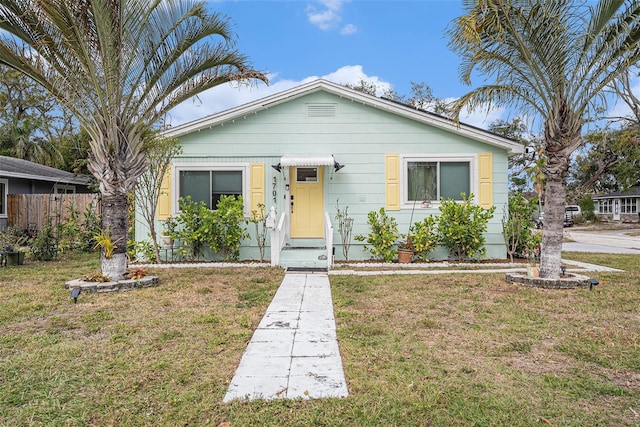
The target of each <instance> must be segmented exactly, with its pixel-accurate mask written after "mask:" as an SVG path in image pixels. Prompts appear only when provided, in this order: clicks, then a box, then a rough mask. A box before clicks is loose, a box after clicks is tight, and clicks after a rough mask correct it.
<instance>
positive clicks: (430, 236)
mask: <svg viewBox="0 0 640 427" xmlns="http://www.w3.org/2000/svg"><path fill="white" fill-rule="evenodd" d="M408 239H409V240H410V241H411V244H412V245H413V249H414V250H415V251H416V252H415V256H416V257H417V258H418V259H420V260H423V261H427V260H428V256H429V254H430V253H431V252H433V251H434V250H435V249H436V248H437V247H438V244H439V243H440V236H439V235H438V219H437V218H436V217H434V216H432V215H430V216H428V217H426V218H425V219H423V220H422V221H417V222H415V223H413V224H412V225H411V227H410V228H409V238H408Z"/></svg>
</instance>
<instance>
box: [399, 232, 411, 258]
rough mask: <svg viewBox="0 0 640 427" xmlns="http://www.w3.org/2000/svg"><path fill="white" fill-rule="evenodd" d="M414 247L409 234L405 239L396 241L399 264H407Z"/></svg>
mask: <svg viewBox="0 0 640 427" xmlns="http://www.w3.org/2000/svg"><path fill="white" fill-rule="evenodd" d="M414 254H415V248H414V247H413V242H412V241H411V236H410V235H407V239H406V240H400V241H398V262H399V263H400V264H408V263H410V262H411V260H412V259H413V255H414Z"/></svg>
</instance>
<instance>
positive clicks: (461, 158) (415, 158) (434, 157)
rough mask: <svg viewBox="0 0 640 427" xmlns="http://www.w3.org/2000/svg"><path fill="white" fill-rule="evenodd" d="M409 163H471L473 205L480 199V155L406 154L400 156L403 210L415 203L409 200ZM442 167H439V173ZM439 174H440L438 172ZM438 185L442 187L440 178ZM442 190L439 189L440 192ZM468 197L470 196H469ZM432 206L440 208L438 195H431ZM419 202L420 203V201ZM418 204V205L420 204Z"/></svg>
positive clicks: (470, 180) (401, 206) (470, 176)
mask: <svg viewBox="0 0 640 427" xmlns="http://www.w3.org/2000/svg"><path fill="white" fill-rule="evenodd" d="M409 162H438V163H440V162H443V163H444V162H468V163H469V191H470V192H471V193H473V195H474V198H473V200H472V202H473V203H477V197H478V173H477V170H478V155H477V154H470V153H462V154H461V153H447V154H422V153H421V154H404V155H401V156H400V165H401V169H400V183H401V184H400V197H401V199H400V200H401V205H400V208H401V209H412V208H413V206H414V204H415V203H414V202H413V201H410V200H409V194H407V193H408V187H409V182H408V181H407V180H408V176H407V175H408V174H407V171H408V168H409ZM439 170H440V167H439V166H438V171H439ZM438 173H439V172H438ZM438 185H440V177H438ZM439 190H440V189H438V191H439ZM467 196H469V195H468V194H467ZM431 197H432V200H431V206H434V205H435V206H439V205H440V199H439V198H438V195H437V194H434V195H431ZM418 202H419V201H418ZM418 202H416V203H417V204H418V205H419V203H418Z"/></svg>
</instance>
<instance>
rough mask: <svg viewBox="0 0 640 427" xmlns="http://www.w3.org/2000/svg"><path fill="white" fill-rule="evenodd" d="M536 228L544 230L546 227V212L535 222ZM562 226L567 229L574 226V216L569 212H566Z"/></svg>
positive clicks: (541, 213)
mask: <svg viewBox="0 0 640 427" xmlns="http://www.w3.org/2000/svg"><path fill="white" fill-rule="evenodd" d="M534 223H535V225H536V228H542V227H543V226H544V212H540V215H539V216H538V219H537V220H535V221H534ZM562 225H563V226H565V227H571V226H572V225H573V215H572V214H571V213H569V212H567V211H565V212H564V221H563V222H562Z"/></svg>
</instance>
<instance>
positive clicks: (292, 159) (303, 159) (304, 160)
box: [280, 154, 335, 167]
mask: <svg viewBox="0 0 640 427" xmlns="http://www.w3.org/2000/svg"><path fill="white" fill-rule="evenodd" d="M334 164H335V159H334V158H333V154H309V155H297V154H287V155H284V156H282V158H281V159H280V166H282V167H286V166H333V165H334Z"/></svg>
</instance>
